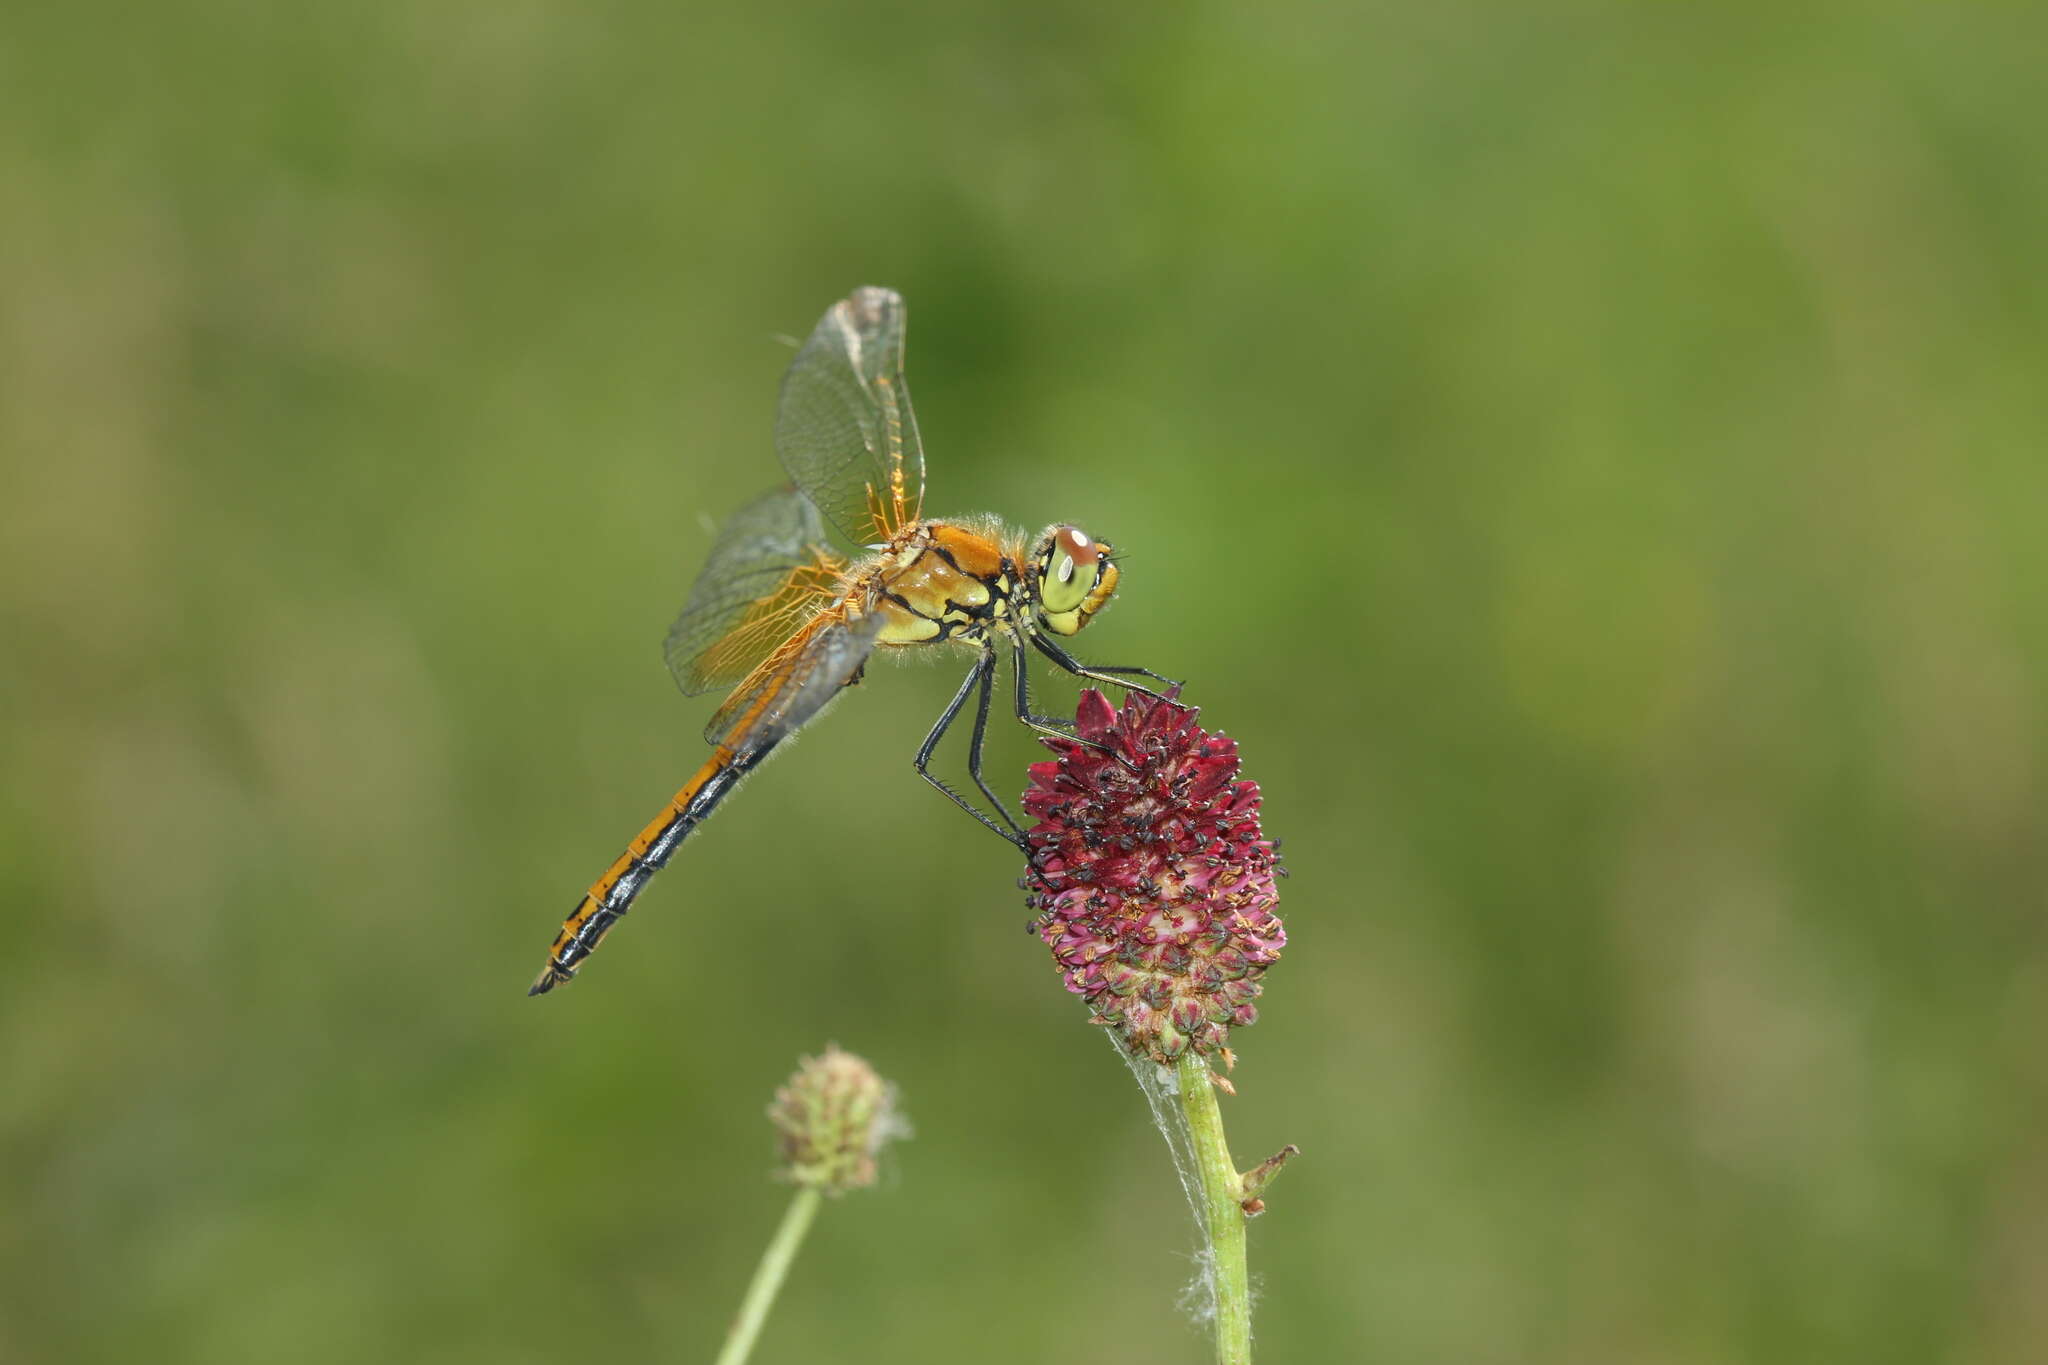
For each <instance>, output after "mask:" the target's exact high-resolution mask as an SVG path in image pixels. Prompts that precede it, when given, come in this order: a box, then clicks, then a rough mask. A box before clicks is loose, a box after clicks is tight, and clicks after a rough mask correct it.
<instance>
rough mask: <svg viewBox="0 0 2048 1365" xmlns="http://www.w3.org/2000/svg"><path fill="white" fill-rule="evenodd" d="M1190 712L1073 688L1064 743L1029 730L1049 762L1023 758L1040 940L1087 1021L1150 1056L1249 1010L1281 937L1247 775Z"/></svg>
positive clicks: (1205, 1040)
mask: <svg viewBox="0 0 2048 1365" xmlns="http://www.w3.org/2000/svg"><path fill="white" fill-rule="evenodd" d="M1197 714H1198V713H1197V711H1196V710H1195V709H1194V708H1192V707H1187V706H1182V705H1180V704H1178V703H1177V702H1174V701H1159V700H1157V699H1155V698H1153V697H1149V696H1146V695H1144V694H1143V693H1138V692H1133V693H1131V694H1130V695H1129V696H1128V697H1127V698H1126V699H1125V701H1124V707H1123V710H1122V711H1121V712H1118V711H1116V710H1114V709H1112V708H1111V706H1110V704H1109V702H1108V701H1107V700H1106V699H1105V698H1104V697H1103V695H1102V694H1101V693H1100V692H1097V691H1095V690H1094V689H1092V688H1091V689H1089V690H1087V691H1084V692H1082V694H1081V704H1080V707H1079V709H1078V710H1077V711H1076V712H1075V716H1074V728H1075V733H1076V735H1077V736H1078V738H1077V739H1051V738H1048V739H1046V740H1044V741H1043V742H1044V744H1045V747H1046V748H1048V749H1050V750H1052V751H1053V753H1055V754H1057V755H1058V757H1057V758H1056V759H1054V760H1052V761H1051V762H1046V763H1034V764H1032V765H1031V786H1030V788H1029V789H1028V790H1027V791H1026V792H1025V793H1024V808H1025V810H1027V811H1029V812H1030V813H1031V814H1032V815H1034V816H1036V817H1037V818H1038V822H1039V823H1038V824H1037V825H1035V826H1033V828H1032V829H1031V830H1030V832H1029V834H1028V838H1029V840H1030V845H1031V866H1030V871H1029V873H1028V874H1027V875H1026V877H1025V879H1024V882H1023V886H1024V887H1025V889H1026V890H1028V891H1029V892H1030V893H1031V896H1030V902H1029V903H1030V905H1031V908H1032V909H1034V910H1036V911H1038V912H1039V921H1038V933H1039V937H1040V938H1043V939H1044V940H1045V942H1046V943H1047V945H1049V946H1050V947H1051V948H1052V955H1053V958H1054V960H1056V961H1057V962H1058V963H1059V965H1060V970H1061V972H1062V974H1063V975H1064V976H1065V978H1066V983H1067V989H1068V990H1070V991H1072V992H1074V993H1075V994H1076V995H1079V996H1083V997H1085V998H1086V999H1087V1001H1088V1004H1089V1006H1090V1007H1091V1008H1092V1009H1093V1011H1094V1017H1095V1021H1096V1022H1097V1023H1099V1024H1104V1025H1107V1026H1108V1027H1110V1028H1112V1029H1114V1030H1115V1031H1116V1033H1117V1036H1118V1037H1119V1038H1121V1039H1122V1040H1123V1044H1124V1046H1125V1047H1126V1048H1128V1049H1129V1050H1130V1051H1131V1052H1132V1053H1133V1054H1135V1055H1138V1056H1146V1057H1150V1058H1152V1059H1153V1060H1154V1061H1158V1062H1162V1063H1164V1062H1170V1061H1172V1060H1173V1059H1174V1058H1176V1057H1178V1056H1180V1054H1181V1053H1183V1052H1184V1051H1186V1050H1187V1049H1189V1048H1193V1049H1194V1050H1195V1051H1196V1052H1199V1053H1204V1054H1208V1053H1213V1052H1216V1051H1217V1050H1219V1049H1221V1048H1222V1047H1223V1046H1224V1043H1225V1042H1226V1040H1227V1039H1228V1038H1229V1036H1230V1030H1231V1029H1233V1028H1236V1027H1238V1026H1239V1025H1243V1024H1249V1023H1251V1022H1252V1021H1253V1020H1255V1019H1256V1018H1258V1011H1257V1010H1256V1009H1254V1008H1253V1006H1252V1001H1253V1000H1255V999H1256V998H1257V997H1258V994H1259V991H1260V989H1261V987H1260V985H1259V977H1260V975H1261V974H1263V973H1264V972H1265V970H1266V968H1267V966H1268V965H1270V964H1271V963H1273V962H1275V961H1277V960H1278V959H1279V957H1280V950H1281V949H1282V948H1284V947H1286V946H1287V931H1286V930H1285V929H1284V928H1283V927H1282V926H1281V924H1280V920H1279V918H1278V917H1277V916H1275V915H1274V913H1273V906H1274V904H1275V902H1276V901H1277V900H1278V899H1279V895H1278V892H1277V891H1276V889H1275V886H1274V875H1275V873H1277V872H1279V871H1280V866H1279V858H1278V855H1276V854H1275V853H1274V851H1273V845H1272V844H1271V843H1270V842H1268V841H1267V840H1266V838H1265V837H1264V835H1263V834H1262V833H1261V832H1260V830H1259V784H1258V783H1256V782H1252V781H1249V780H1241V779H1239V778H1238V776H1237V772H1238V761H1237V742H1236V741H1235V740H1232V739H1228V738H1225V737H1224V736H1223V735H1221V734H1214V735H1212V734H1210V733H1208V732H1207V731H1205V730H1203V729H1202V728H1201V727H1200V726H1198V725H1196V724H1195V717H1196V715H1197Z"/></svg>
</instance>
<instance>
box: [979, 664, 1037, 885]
mask: <svg viewBox="0 0 2048 1365" xmlns="http://www.w3.org/2000/svg"><path fill="white" fill-rule="evenodd" d="M982 659H983V660H984V665H983V666H982V667H981V668H978V669H976V670H975V671H976V672H977V673H979V674H980V675H981V692H980V695H979V696H977V697H976V698H975V702H974V734H973V735H972V736H971V737H970V738H969V740H968V743H967V774H968V776H970V777H972V778H973V779H974V785H975V786H977V787H979V788H981V794H982V795H983V796H986V797H987V798H988V802H989V804H990V805H992V806H994V807H995V808H996V814H998V815H1000V816H1002V817H1003V823H1004V824H1006V825H1008V826H1009V827H1010V829H1011V831H1012V832H1013V833H1014V834H1015V835H1016V840H1015V841H1014V842H1016V843H1018V846H1019V847H1022V840H1023V838H1024V827H1023V826H1022V825H1020V824H1018V823H1017V818H1016V817H1015V816H1013V815H1011V814H1010V808H1009V807H1008V806H1005V805H1004V804H1003V798H1002V797H1000V796H997V795H996V794H995V792H993V791H992V790H990V789H989V785H988V783H987V782H986V781H984V780H983V779H982V776H981V753H982V742H983V741H984V740H986V739H987V738H988V711H989V704H990V702H991V701H993V700H994V698H995V691H996V652H995V650H993V649H990V650H989V651H988V652H987V653H985V654H983V655H982Z"/></svg>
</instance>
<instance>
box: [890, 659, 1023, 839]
mask: <svg viewBox="0 0 2048 1365" xmlns="http://www.w3.org/2000/svg"><path fill="white" fill-rule="evenodd" d="M995 668H996V652H995V650H993V649H988V650H985V651H983V653H982V656H981V657H980V658H979V659H976V660H975V661H974V667H973V668H971V669H969V670H968V673H967V678H966V680H965V681H964V682H962V683H961V684H960V690H959V691H958V692H955V693H954V694H953V700H951V701H949V702H947V703H946V709H945V710H944V711H943V712H941V713H940V715H939V720H938V724H936V725H934V726H932V730H931V733H930V734H928V735H926V736H925V737H924V743H923V744H921V745H919V746H918V749H917V759H916V766H917V775H918V776H919V777H921V778H923V779H924V780H925V781H927V782H929V783H931V784H932V785H933V786H934V787H937V788H938V789H939V790H940V791H942V792H944V793H945V794H946V796H947V799H949V800H951V801H952V803H953V804H954V805H956V806H958V807H960V809H962V810H964V811H966V812H967V813H968V814H969V815H971V816H973V817H974V818H975V819H977V820H979V821H981V823H982V824H984V825H986V826H988V827H989V828H990V829H991V830H994V831H995V832H996V833H997V834H999V835H1001V836H1002V837H1003V838H1004V839H1005V840H1006V841H1008V842H1009V843H1012V844H1015V845H1016V846H1017V847H1018V848H1023V847H1024V831H1023V828H1022V827H1021V826H1019V825H1018V823H1017V821H1016V820H1015V819H1014V818H1013V817H1012V816H1011V815H1010V812H1009V810H1008V809H1007V808H1006V807H1005V806H1004V805H1003V803H1002V802H1001V801H1000V800H998V799H997V797H996V794H995V793H994V792H992V791H990V790H989V788H988V783H986V782H984V781H982V777H981V746H982V737H983V735H984V734H985V733H986V731H987V729H988V708H989V695H990V689H991V688H992V686H993V685H994V681H995ZM976 688H980V689H981V704H980V705H979V706H977V707H976V708H975V714H974V736H973V747H972V749H971V750H970V752H969V754H968V759H967V770H968V772H969V773H971V774H972V775H973V777H974V785H975V786H977V787H979V788H981V793H982V795H984V796H986V797H987V798H988V799H989V800H990V801H992V802H994V803H995V808H996V809H997V810H998V811H999V812H1001V813H1002V817H1003V824H1001V825H999V824H997V823H996V822H995V821H994V820H991V819H989V817H988V815H987V813H986V812H984V811H983V810H982V809H981V808H980V807H979V806H977V805H975V804H974V803H973V802H972V801H969V800H968V799H967V798H966V797H964V796H962V795H961V794H960V793H959V792H956V791H954V790H953V789H952V787H950V786H948V785H947V784H946V783H945V782H944V781H943V780H942V779H940V778H938V777H935V776H934V775H933V774H932V770H931V762H932V755H933V754H934V753H936V752H938V748H939V741H940V740H942V739H944V738H945V737H946V731H947V730H949V729H951V728H952V726H953V722H954V720H955V719H956V718H958V716H959V715H960V708H961V707H963V706H965V705H966V704H967V694H968V693H969V692H972V691H973V690H974V689H976ZM1004 825H1007V826H1008V828H1007V829H1006V828H1004Z"/></svg>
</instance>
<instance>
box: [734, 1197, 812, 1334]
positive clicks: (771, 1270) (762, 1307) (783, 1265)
mask: <svg viewBox="0 0 2048 1365" xmlns="http://www.w3.org/2000/svg"><path fill="white" fill-rule="evenodd" d="M823 1198H824V1196H823V1195H822V1194H820V1193H819V1191H818V1188H817V1187H816V1186H815V1185H805V1186H803V1187H801V1188H800V1189H798V1190H797V1192H796V1198H794V1199H792V1200H790V1201H789V1212H787V1213H785V1214H783V1215H782V1226H781V1227H779V1228H777V1229H775V1236H774V1238H773V1239H772V1240H770V1241H769V1243H768V1249H767V1250H766V1251H764V1252H763V1253H761V1264H760V1265H759V1266H758V1267H756V1268H755V1270H754V1280H753V1283H751V1284H749V1285H748V1286H747V1296H746V1298H744V1299H742V1300H741V1301H740V1312H739V1316H738V1317H736V1318H734V1319H733V1324H732V1330H731V1331H730V1332H728V1333H726V1337H725V1349H724V1350H722V1351H720V1352H719V1353H718V1362H717V1365H743V1362H744V1361H745V1360H746V1358H747V1356H748V1355H749V1354H750V1353H752V1351H753V1349H754V1340H755V1338H757V1337H759V1336H760V1335H761V1324H762V1323H764V1322H766V1321H767V1320H768V1310H769V1309H771V1308H773V1307H774V1306H775V1296H776V1294H778V1293H780V1292H781V1290H782V1281H783V1280H784V1279H785V1278H786V1277H787V1276H788V1274H789V1266H790V1262H792V1261H794V1260H795V1259H796V1253H797V1248H799V1247H801V1246H802V1245H803V1244H804V1234H806V1233H808V1232H809V1231H810V1230H811V1219H813V1218H814V1217H816V1216H817V1213H818V1204H819V1202H820V1200H822V1199H823Z"/></svg>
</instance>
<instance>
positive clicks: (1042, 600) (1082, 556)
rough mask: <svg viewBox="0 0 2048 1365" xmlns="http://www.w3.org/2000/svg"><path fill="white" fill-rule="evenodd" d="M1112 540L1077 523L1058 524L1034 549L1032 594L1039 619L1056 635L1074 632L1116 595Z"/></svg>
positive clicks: (1032, 554) (1043, 536)
mask: <svg viewBox="0 0 2048 1365" xmlns="http://www.w3.org/2000/svg"><path fill="white" fill-rule="evenodd" d="M1116 580H1117V567H1116V562H1115V561H1114V560H1113V559H1111V558H1110V553H1109V542H1108V541H1105V540H1090V539H1089V538H1088V533H1087V532H1086V531H1083V530H1082V529H1081V528H1080V527H1078V526H1054V527H1052V528H1050V529H1049V530H1047V531H1046V533H1045V534H1044V535H1042V536H1040V537H1039V538H1038V543H1037V544H1036V545H1034V546H1033V547H1032V550H1031V595H1032V597H1033V598H1034V599H1035V600H1036V602H1037V603H1038V619H1039V621H1040V623H1042V624H1043V625H1044V626H1045V628H1046V629H1047V630H1050V631H1051V632H1053V633H1054V634H1055V635H1072V634H1074V633H1075V632H1076V631H1078V630H1080V629H1081V627H1083V626H1085V625H1087V624H1088V621H1089V618H1091V617H1093V616H1094V615H1095V613H1096V612H1098V611H1100V610H1102V608H1103V606H1104V605H1105V604H1106V603H1107V602H1108V601H1109V599H1110V598H1111V597H1113V596H1114V595H1115V594H1116Z"/></svg>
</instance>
